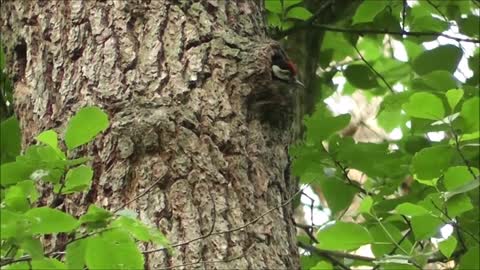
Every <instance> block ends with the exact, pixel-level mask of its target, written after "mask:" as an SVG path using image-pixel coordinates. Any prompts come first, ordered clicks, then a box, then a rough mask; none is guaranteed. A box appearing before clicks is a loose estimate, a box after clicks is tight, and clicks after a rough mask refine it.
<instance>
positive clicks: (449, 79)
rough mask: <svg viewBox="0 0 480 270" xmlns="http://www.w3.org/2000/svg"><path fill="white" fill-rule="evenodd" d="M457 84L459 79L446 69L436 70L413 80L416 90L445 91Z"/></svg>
mask: <svg viewBox="0 0 480 270" xmlns="http://www.w3.org/2000/svg"><path fill="white" fill-rule="evenodd" d="M457 86H458V80H457V79H456V78H455V76H453V74H452V73H450V72H448V71H445V70H435V71H432V72H430V73H428V74H425V75H423V76H422V77H420V78H417V79H414V80H413V81H412V89H413V90H415V91H440V92H445V91H447V90H450V89H453V88H457Z"/></svg>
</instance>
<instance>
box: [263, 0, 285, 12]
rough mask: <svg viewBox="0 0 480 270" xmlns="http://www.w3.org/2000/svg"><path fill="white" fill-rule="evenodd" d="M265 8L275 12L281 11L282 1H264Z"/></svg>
mask: <svg viewBox="0 0 480 270" xmlns="http://www.w3.org/2000/svg"><path fill="white" fill-rule="evenodd" d="M265 9H266V10H268V11H270V12H273V13H277V14H281V13H283V9H282V2H280V0H273V1H265Z"/></svg>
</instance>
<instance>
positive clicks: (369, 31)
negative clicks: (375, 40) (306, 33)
mask: <svg viewBox="0 0 480 270" xmlns="http://www.w3.org/2000/svg"><path fill="white" fill-rule="evenodd" d="M313 27H315V28H317V29H322V30H325V31H331V32H341V33H352V34H359V35H365V34H372V35H394V36H404V35H405V36H415V37H425V36H442V37H445V38H448V39H452V40H456V41H459V42H460V41H462V42H471V43H480V39H469V38H460V37H453V36H451V35H447V34H444V33H440V32H434V31H426V32H417V31H403V32H402V31H400V32H399V31H391V30H380V29H352V28H341V27H336V26H331V25H327V24H314V25H313Z"/></svg>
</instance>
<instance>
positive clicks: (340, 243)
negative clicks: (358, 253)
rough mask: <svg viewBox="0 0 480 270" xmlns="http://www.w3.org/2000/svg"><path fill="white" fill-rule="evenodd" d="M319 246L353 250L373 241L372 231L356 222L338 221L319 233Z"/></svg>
mask: <svg viewBox="0 0 480 270" xmlns="http://www.w3.org/2000/svg"><path fill="white" fill-rule="evenodd" d="M317 239H318V240H319V242H320V243H319V244H318V245H317V246H318V248H322V249H328V250H352V249H356V248H359V247H361V246H363V245H366V244H369V243H371V242H372V241H373V238H372V236H371V235H370V233H369V232H368V231H367V230H366V229H365V228H364V227H362V226H361V225H359V224H355V223H346V222H336V223H335V224H333V225H331V226H328V227H326V228H324V229H322V230H320V231H319V232H318V233H317Z"/></svg>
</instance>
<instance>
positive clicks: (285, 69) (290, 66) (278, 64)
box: [272, 48, 305, 87]
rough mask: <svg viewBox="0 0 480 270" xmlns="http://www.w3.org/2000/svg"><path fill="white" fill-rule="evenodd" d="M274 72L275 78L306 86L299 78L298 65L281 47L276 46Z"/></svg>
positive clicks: (273, 59) (273, 63)
mask: <svg viewBox="0 0 480 270" xmlns="http://www.w3.org/2000/svg"><path fill="white" fill-rule="evenodd" d="M272 74H273V77H274V78H275V79H278V80H281V81H284V82H287V83H296V84H299V85H300V86H302V87H305V86H304V85H303V83H302V82H301V81H299V80H298V78H297V67H296V66H295V64H294V63H293V62H292V61H291V60H290V59H289V58H288V56H287V55H286V54H285V52H284V51H283V50H282V49H281V48H275V51H274V54H273V56H272Z"/></svg>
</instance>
